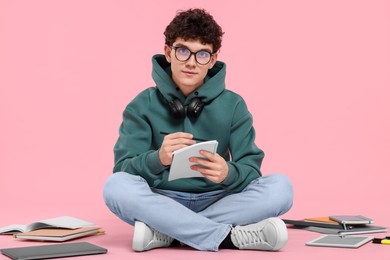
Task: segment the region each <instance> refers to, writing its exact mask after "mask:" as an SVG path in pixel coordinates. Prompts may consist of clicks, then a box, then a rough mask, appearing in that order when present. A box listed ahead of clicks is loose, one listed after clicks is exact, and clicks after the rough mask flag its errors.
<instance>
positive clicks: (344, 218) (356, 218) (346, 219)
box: [329, 215, 374, 225]
mask: <svg viewBox="0 0 390 260" xmlns="http://www.w3.org/2000/svg"><path fill="white" fill-rule="evenodd" d="M329 218H330V219H331V220H334V221H337V222H338V223H340V224H342V225H361V224H373V223H374V221H373V220H372V219H370V218H367V217H364V216H361V215H334V216H329Z"/></svg>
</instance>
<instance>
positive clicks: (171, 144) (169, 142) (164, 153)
mask: <svg viewBox="0 0 390 260" xmlns="http://www.w3.org/2000/svg"><path fill="white" fill-rule="evenodd" d="M192 138H193V136H192V134H189V133H183V132H177V133H173V134H169V135H166V136H165V137H164V140H163V142H162V144H161V147H160V150H159V152H158V156H159V158H160V162H161V164H162V165H164V166H168V165H171V163H172V153H173V152H174V151H176V150H178V149H181V148H183V147H186V146H188V145H192V144H195V143H196V141H195V140H193V139H192Z"/></svg>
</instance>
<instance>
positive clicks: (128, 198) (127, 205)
mask: <svg viewBox="0 0 390 260" xmlns="http://www.w3.org/2000/svg"><path fill="white" fill-rule="evenodd" d="M103 196H104V200H105V202H106V204H107V206H108V208H109V209H110V210H111V211H112V212H113V213H114V214H115V215H117V216H118V217H119V218H120V219H122V220H123V221H125V222H127V223H128V224H130V225H134V222H135V220H139V221H142V222H144V223H145V224H147V225H149V226H150V227H152V228H154V229H156V230H158V231H160V232H162V233H164V234H167V235H168V236H170V237H172V238H175V239H177V240H179V241H180V242H182V243H184V244H186V245H188V246H191V247H193V248H196V249H198V250H207V251H217V250H218V246H219V244H220V243H221V242H222V241H223V240H224V239H225V237H226V236H227V235H228V234H229V232H230V230H231V228H232V226H236V225H247V224H252V223H256V222H259V221H261V220H264V219H266V218H269V217H276V216H280V215H282V214H284V213H286V212H287V211H288V210H289V209H290V208H291V206H292V201H293V189H292V185H291V182H290V180H289V179H288V178H287V177H286V176H285V175H282V174H272V175H267V176H264V177H259V178H258V179H256V180H254V181H252V182H251V183H250V184H249V185H248V186H247V187H246V188H245V189H244V190H243V191H241V192H239V193H233V194H229V193H228V192H227V191H225V190H219V191H212V192H207V193H200V194H197V193H186V192H176V191H169V190H159V189H151V188H150V187H149V185H148V184H147V182H146V181H145V180H144V179H143V178H142V177H140V176H137V175H132V174H129V173H125V172H117V173H115V174H113V175H112V176H110V178H109V179H108V180H107V182H106V184H105V187H104V192H103Z"/></svg>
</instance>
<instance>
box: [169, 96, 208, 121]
mask: <svg viewBox="0 0 390 260" xmlns="http://www.w3.org/2000/svg"><path fill="white" fill-rule="evenodd" d="M168 105H169V111H170V112H171V114H172V115H173V116H174V117H175V118H184V117H185V116H186V115H187V116H188V117H189V118H197V117H199V115H200V113H201V112H202V110H203V107H204V103H203V102H202V100H200V98H197V97H195V98H193V99H191V101H190V104H189V105H188V108H187V111H186V110H185V108H184V106H183V104H182V103H181V101H180V99H178V98H175V99H173V100H172V101H170V102H169V103H168Z"/></svg>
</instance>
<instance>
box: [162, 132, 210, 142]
mask: <svg viewBox="0 0 390 260" xmlns="http://www.w3.org/2000/svg"><path fill="white" fill-rule="evenodd" d="M160 134H162V135H169V134H171V133H167V132H160ZM192 139H194V140H195V141H200V142H207V141H208V140H206V139H200V138H197V137H192Z"/></svg>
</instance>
